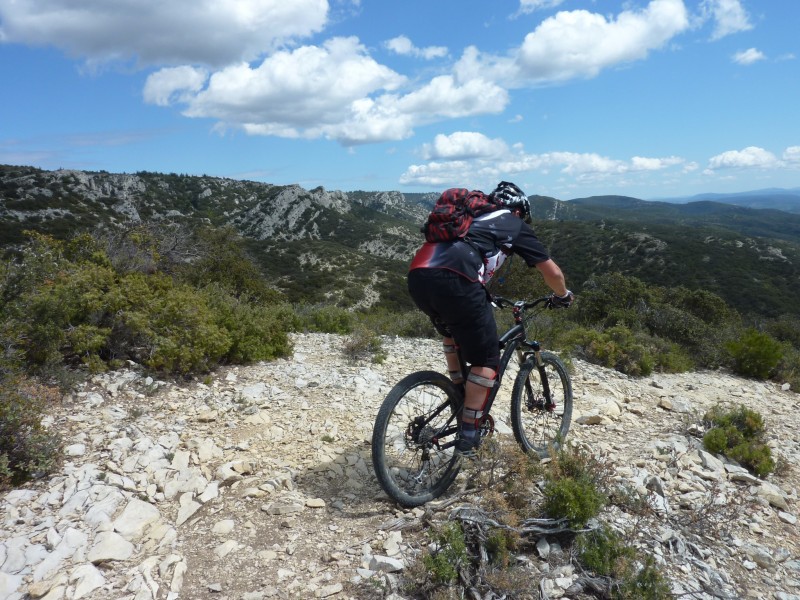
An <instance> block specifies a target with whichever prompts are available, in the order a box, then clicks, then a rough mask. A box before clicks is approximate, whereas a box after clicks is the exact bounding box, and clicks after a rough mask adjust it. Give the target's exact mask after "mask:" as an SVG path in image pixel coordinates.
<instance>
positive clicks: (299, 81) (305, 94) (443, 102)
mask: <svg viewBox="0 0 800 600" xmlns="http://www.w3.org/2000/svg"><path fill="white" fill-rule="evenodd" d="M204 82H205V85H204V86H203V83H204ZM407 83H408V81H407V79H406V78H405V77H404V76H402V75H400V74H398V73H396V72H395V71H393V70H392V69H390V68H388V67H386V66H384V65H381V64H379V63H378V62H376V61H375V60H374V59H373V58H372V57H370V56H369V54H368V53H367V50H366V48H365V47H364V46H363V45H362V44H361V43H360V42H359V41H358V39H357V38H354V37H349V38H332V39H330V40H328V41H327V42H325V43H324V44H323V45H322V46H301V47H299V48H296V49H294V50H291V51H289V50H282V51H279V52H275V53H274V54H272V55H270V56H268V57H267V58H265V59H264V60H263V61H262V62H261V64H259V65H257V66H252V65H250V64H249V63H245V62H242V63H239V64H236V65H232V66H228V67H226V68H224V69H221V70H219V71H217V72H215V73H213V74H212V75H210V77H208V78H207V80H206V79H205V78H204V75H203V72H202V71H200V70H192V69H190V68H167V69H162V70H160V71H158V72H156V73H153V74H152V75H150V77H149V78H148V80H147V84H146V86H145V91H146V93H145V99H146V100H147V101H148V102H151V103H154V104H159V105H165V104H178V105H185V107H184V108H183V114H185V115H186V116H189V117H195V118H210V119H215V120H217V121H218V122H219V124H218V126H217V127H218V128H219V129H224V128H240V129H242V130H243V131H245V132H247V133H250V134H253V135H274V136H282V137H305V138H317V137H327V138H330V139H335V140H338V141H340V142H341V143H343V144H346V145H351V144H361V143H369V142H378V141H386V140H401V139H405V138H407V137H409V136H410V135H412V133H413V128H414V127H415V126H418V125H420V124H423V123H432V122H435V121H438V120H443V119H452V118H458V117H465V116H472V115H477V114H487V113H498V112H501V111H502V110H503V109H504V108H505V107H506V105H507V104H508V93H507V92H506V90H504V89H503V88H501V87H499V86H497V85H495V84H492V83H491V82H487V81H477V82H474V81H462V80H461V79H459V78H457V77H454V76H452V75H440V76H438V77H434V78H433V79H431V80H430V81H428V82H427V83H423V84H422V85H420V86H419V87H417V88H416V89H412V90H411V91H407V92H406V93H400V89H401V88H403V87H404V86H405V85H406V84H407Z"/></svg>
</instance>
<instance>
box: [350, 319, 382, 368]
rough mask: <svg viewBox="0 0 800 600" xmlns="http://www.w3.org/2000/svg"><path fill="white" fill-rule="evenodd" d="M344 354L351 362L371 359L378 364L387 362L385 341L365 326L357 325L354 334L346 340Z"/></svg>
mask: <svg viewBox="0 0 800 600" xmlns="http://www.w3.org/2000/svg"><path fill="white" fill-rule="evenodd" d="M342 352H343V353H344V355H345V356H346V357H347V358H349V359H350V360H364V359H367V358H369V359H371V360H372V362H374V363H376V364H381V363H382V362H383V361H384V360H386V351H385V350H384V348H383V340H382V339H381V337H380V336H379V335H377V334H376V333H375V332H374V331H372V330H371V329H370V328H368V327H366V326H364V325H361V324H359V325H357V326H356V328H355V329H354V330H353V332H352V333H351V334H350V335H348V336H347V337H346V338H345V339H344V343H343V346H342Z"/></svg>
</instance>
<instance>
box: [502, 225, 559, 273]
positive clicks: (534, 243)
mask: <svg viewBox="0 0 800 600" xmlns="http://www.w3.org/2000/svg"><path fill="white" fill-rule="evenodd" d="M511 251H512V252H514V254H519V255H520V256H521V257H522V259H523V260H524V261H525V263H526V264H527V265H528V266H529V267H533V266H535V265H538V264H539V263H543V262H544V261H546V260H549V259H550V253H549V252H548V251H547V248H545V247H544V244H542V242H540V241H539V238H538V237H536V234H535V233H534V232H533V229H531V227H530V225H528V224H527V223H522V227H520V230H519V234H517V237H516V238H515V239H514V241H513V242H512V244H511Z"/></svg>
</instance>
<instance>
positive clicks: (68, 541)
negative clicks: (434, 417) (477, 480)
mask: <svg viewBox="0 0 800 600" xmlns="http://www.w3.org/2000/svg"><path fill="white" fill-rule="evenodd" d="M342 343H343V338H341V337H338V336H333V335H322V334H308V335H296V336H295V337H294V344H295V352H294V356H293V357H292V358H291V359H286V360H277V361H274V362H270V363H261V364H257V365H252V366H247V367H233V368H228V369H223V370H220V371H218V372H216V373H214V374H213V377H210V378H208V379H203V380H202V381H200V380H194V381H191V382H186V381H172V382H166V381H158V380H153V379H152V378H151V377H150V376H148V375H147V374H146V373H144V372H142V371H140V370H139V369H138V368H137V367H136V366H135V365H130V368H128V369H125V370H122V371H117V372H113V373H107V374H103V375H99V376H96V377H94V378H93V379H92V380H91V381H90V382H87V383H86V384H85V385H84V386H82V387H81V388H80V389H79V390H76V391H75V392H74V393H73V394H71V395H70V396H68V397H66V398H65V399H64V402H63V405H62V406H59V407H55V408H54V413H53V415H52V417H50V418H49V419H48V425H49V426H50V427H53V428H56V429H58V430H59V431H61V432H62V434H63V435H64V438H65V442H66V443H65V447H64V466H63V469H62V470H61V471H60V472H59V473H57V474H55V475H53V476H51V477H49V478H47V479H43V480H41V481H37V482H33V483H31V484H28V485H26V486H24V487H22V488H20V489H16V490H13V491H9V492H6V493H4V494H3V495H2V496H0V516H1V517H0V518H2V522H0V598H5V599H9V600H11V599H13V600H21V599H23V598H46V599H47V600H54V599H57V598H58V599H65V600H75V599H80V598H92V599H95V598H98V599H123V598H124V599H129V600H155V599H177V598H205V597H216V598H227V599H230V600H233V599H236V600H239V599H246V600H258V599H264V598H315V597H316V598H359V597H361V596H359V594H358V591H357V590H358V589H359V588H357V587H356V586H357V585H358V583H359V582H364V581H372V582H375V583H374V586H372V588H373V589H376V590H377V589H385V590H387V591H386V594H389V593H390V592H392V590H394V594H395V595H394V598H401V597H402V596H401V592H400V591H399V590H398V589H397V588H396V581H397V576H398V573H402V571H403V570H404V569H405V568H407V566H408V565H409V564H410V563H411V562H413V561H414V560H415V557H416V556H418V554H419V551H420V546H419V543H418V541H417V540H416V539H415V538H414V536H413V534H411V533H408V532H406V531H404V530H398V528H397V527H395V526H392V524H396V523H397V522H398V520H413V519H415V518H418V517H419V516H420V515H421V514H422V509H415V510H414V511H403V510H399V509H398V507H396V506H395V505H393V504H392V503H390V502H389V501H388V499H387V498H386V497H385V495H384V494H383V493H382V491H381V490H380V488H379V487H378V485H377V483H376V480H375V477H374V475H373V473H372V468H371V457H370V447H369V440H370V437H371V431H372V423H373V420H374V417H375V414H376V413H377V410H378V407H379V405H380V403H381V401H382V400H383V398H384V397H385V395H386V394H387V392H388V391H389V389H390V388H391V386H392V385H393V384H394V382H396V381H397V380H399V379H400V378H401V377H402V376H403V375H405V374H407V373H408V372H410V371H412V370H417V369H423V368H433V369H440V368H441V355H440V344H439V343H438V342H434V341H429V340H405V339H385V340H384V347H385V349H386V351H387V353H388V357H387V359H386V361H385V362H384V363H383V364H380V365H377V364H372V363H368V362H364V363H353V362H348V361H347V360H346V359H345V358H344V357H343V354H342ZM573 367H574V375H573V378H574V387H575V414H574V422H573V426H572V429H571V431H570V436H569V437H570V439H571V440H573V441H574V442H576V443H580V444H584V445H585V446H586V447H587V448H589V449H591V450H592V451H593V452H595V453H598V454H601V455H603V456H604V457H605V459H606V460H607V461H608V462H609V464H610V465H611V468H612V470H613V477H614V478H615V479H616V480H618V481H619V482H621V483H625V484H626V485H627V486H630V487H633V488H636V489H638V490H639V491H640V492H641V493H643V494H647V495H648V497H649V498H650V501H651V505H652V507H653V515H654V516H653V517H652V518H651V519H648V520H647V521H646V522H637V521H635V517H633V516H631V515H629V514H627V513H625V512H624V511H622V510H620V509H619V508H614V507H612V508H610V509H608V512H607V514H606V515H604V518H607V519H608V520H609V521H611V522H613V523H614V524H615V525H616V526H618V527H621V528H627V529H634V528H635V530H636V531H637V532H638V536H637V538H636V540H637V541H636V543H637V544H638V545H640V546H641V547H642V549H643V550H645V551H646V552H648V553H650V554H651V555H652V556H654V557H655V558H656V560H657V561H658V562H659V563H660V564H661V566H662V567H663V568H664V569H665V570H666V572H667V573H668V574H669V576H670V581H671V585H672V587H673V591H674V592H675V593H677V594H687V596H686V597H693V598H777V599H783V600H788V599H790V598H797V597H798V596H800V537H798V535H797V510H798V509H797V482H798V475H797V473H796V472H795V468H794V467H793V465H795V464H797V460H798V457H799V456H800V419H798V417H797V408H798V396H796V395H795V394H794V393H792V392H791V391H790V390H784V389H781V387H780V386H777V385H775V384H773V383H763V382H754V381H747V380H743V379H740V378H736V377H732V376H730V375H728V374H726V373H723V372H703V373H692V374H681V375H656V376H653V377H650V378H646V379H632V378H629V377H626V376H624V375H621V374H619V373H616V372H614V371H608V370H605V369H601V368H598V367H595V366H592V365H589V364H587V363H584V362H581V361H577V360H576V361H574V363H573ZM510 375H512V376H513V373H511V374H510ZM508 388H510V383H509V381H508V380H507V381H506V382H505V383H504V390H503V391H502V392H501V394H505V398H506V400H504V399H503V396H501V397H500V399H499V400H498V404H496V405H495V408H494V409H493V414H494V415H495V418H496V420H497V423H498V425H497V435H499V436H507V435H510V429H509V427H508V424H507V412H506V411H507V409H506V408H505V406H504V405H505V404H507V397H508V396H507V394H508V391H509V390H508ZM717 403H724V404H726V405H731V406H735V405H738V404H740V403H743V404H746V405H748V406H751V407H753V408H755V409H756V410H759V411H760V412H761V413H762V414H763V415H764V417H765V420H766V423H767V429H768V432H769V436H770V442H769V443H770V445H771V446H772V449H773V452H774V453H775V454H776V455H777V457H778V458H779V459H780V461H781V462H782V464H783V465H784V466H783V467H782V468H780V469H779V470H778V473H777V474H776V475H773V476H770V477H769V478H768V479H767V480H760V479H757V478H755V477H753V476H751V475H750V474H748V473H747V472H746V471H745V470H743V469H742V468H740V467H738V466H736V465H734V464H730V463H728V462H726V461H725V460H722V459H721V458H720V457H718V456H713V455H711V454H709V453H707V452H705V451H704V450H703V449H702V447H701V445H700V443H699V440H698V438H697V437H696V436H694V435H692V426H693V424H694V423H696V422H697V417H698V416H699V415H702V413H703V412H704V411H705V410H707V409H708V408H709V407H711V406H713V405H715V404H717ZM539 546H540V547H537V548H538V556H539V557H547V556H549V559H547V560H545V558H534V557H533V556H532V555H531V556H530V557H529V558H528V560H529V562H530V565H531V572H532V573H535V574H536V577H537V578H539V580H541V584H540V589H542V590H545V591H546V592H547V594H548V596H549V597H550V598H557V597H565V596H570V595H573V594H574V593H575V584H576V581H577V580H578V574H577V573H575V572H574V570H573V569H571V568H569V567H568V566H563V567H558V568H551V566H550V565H551V562H552V561H553V556H555V554H556V553H557V551H558V544H557V540H550V543H547V540H545V542H544V543H542V544H539ZM393 586H395V587H393ZM688 594H692V595H688ZM212 595H213V596H212Z"/></svg>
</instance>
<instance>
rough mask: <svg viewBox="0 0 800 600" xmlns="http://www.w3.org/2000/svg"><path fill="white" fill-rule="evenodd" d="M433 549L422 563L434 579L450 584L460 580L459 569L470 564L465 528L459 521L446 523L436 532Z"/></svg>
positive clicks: (424, 555)
mask: <svg viewBox="0 0 800 600" xmlns="http://www.w3.org/2000/svg"><path fill="white" fill-rule="evenodd" d="M433 546H434V547H433V549H432V550H430V551H429V552H426V553H425V554H423V556H422V564H423V565H425V568H426V569H427V570H428V572H429V573H430V576H431V578H432V579H433V581H434V582H435V583H437V584H440V585H450V584H453V583H455V582H456V581H457V580H458V572H459V569H462V568H464V567H466V566H467V565H468V564H469V555H468V554H467V545H466V542H465V541H464V530H463V529H462V528H461V525H460V524H459V523H454V522H449V523H445V524H444V526H442V527H441V528H440V529H439V530H438V531H436V532H435V534H434V544H433Z"/></svg>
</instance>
